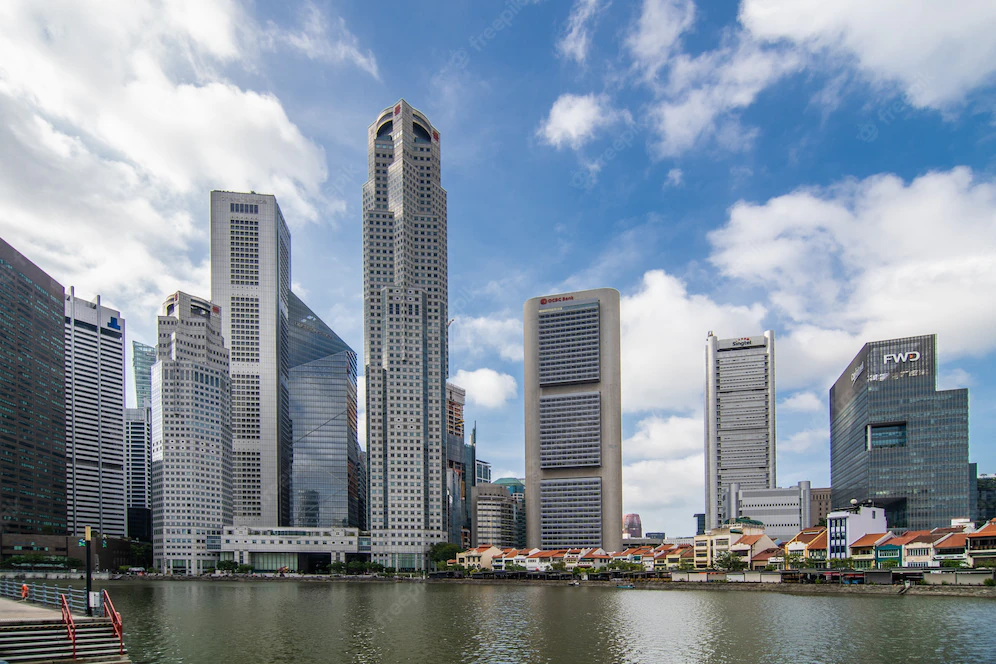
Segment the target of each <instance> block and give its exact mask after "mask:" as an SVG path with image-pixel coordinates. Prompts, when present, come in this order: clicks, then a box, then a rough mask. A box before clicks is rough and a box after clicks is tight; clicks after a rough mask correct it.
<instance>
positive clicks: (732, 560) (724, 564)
mask: <svg viewBox="0 0 996 664" xmlns="http://www.w3.org/2000/svg"><path fill="white" fill-rule="evenodd" d="M713 566H714V567H715V568H716V569H719V570H722V571H724V572H739V571H740V570H744V569H747V561H745V560H744V559H743V558H741V557H740V556H738V555H737V554H735V553H733V552H732V551H724V552H723V553H721V554H719V555H718V556H716V559H715V560H713Z"/></svg>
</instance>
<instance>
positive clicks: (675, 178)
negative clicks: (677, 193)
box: [664, 168, 685, 187]
mask: <svg viewBox="0 0 996 664" xmlns="http://www.w3.org/2000/svg"><path fill="white" fill-rule="evenodd" d="M684 181H685V174H684V173H682V172H681V169H680V168H672V169H671V170H669V171H668V172H667V181H665V182H664V186H665V187H680V186H681V185H682V183H683V182H684Z"/></svg>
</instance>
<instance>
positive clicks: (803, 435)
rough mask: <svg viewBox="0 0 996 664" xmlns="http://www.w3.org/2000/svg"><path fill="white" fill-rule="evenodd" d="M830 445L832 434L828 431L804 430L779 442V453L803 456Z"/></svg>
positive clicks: (824, 429)
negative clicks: (802, 454)
mask: <svg viewBox="0 0 996 664" xmlns="http://www.w3.org/2000/svg"><path fill="white" fill-rule="evenodd" d="M829 444H830V432H829V430H828V429H826V428H823V429H803V430H802V431H797V432H795V433H793V434H792V435H790V436H788V437H787V438H783V439H779V440H778V441H777V446H778V451H779V452H789V453H792V454H801V453H803V452H809V451H811V450H813V449H816V448H818V447H821V446H822V447H827V446H829Z"/></svg>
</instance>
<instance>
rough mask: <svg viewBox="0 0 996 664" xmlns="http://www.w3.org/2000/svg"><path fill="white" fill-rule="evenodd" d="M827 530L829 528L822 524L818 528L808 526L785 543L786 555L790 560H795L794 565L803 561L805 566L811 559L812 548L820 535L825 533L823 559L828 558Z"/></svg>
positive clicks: (796, 565)
mask: <svg viewBox="0 0 996 664" xmlns="http://www.w3.org/2000/svg"><path fill="white" fill-rule="evenodd" d="M826 532H827V529H826V528H824V527H822V526H820V527H817V528H807V529H805V530H802V531H800V532H799V534H798V535H796V536H795V537H793V538H792V539H790V540H789V541H788V542H786V543H785V546H784V547H783V548H784V550H785V556H786V557H787V558H788V560H789V561H790V562H795V563H796V564H795V565H793V566H794V567H798V566H799V564H800V563H801V565H802V566H805V565H806V564H807V563H808V562H809V559H810V557H811V556H810V548H811V547H812V545H813V543H814V542H815V541H816V539H817V538H818V537H820V535H823V556H822V560H826V548H827V544H826Z"/></svg>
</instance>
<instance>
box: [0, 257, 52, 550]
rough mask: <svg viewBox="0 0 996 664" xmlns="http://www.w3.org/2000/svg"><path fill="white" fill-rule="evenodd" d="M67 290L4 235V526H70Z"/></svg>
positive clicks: (0, 267)
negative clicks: (67, 442)
mask: <svg viewBox="0 0 996 664" xmlns="http://www.w3.org/2000/svg"><path fill="white" fill-rule="evenodd" d="M64 297H65V289H63V287H62V285H61V284H60V283H58V282H57V281H56V280H55V279H53V278H52V277H50V276H48V275H47V274H45V273H44V272H43V271H42V270H41V269H40V268H39V267H38V266H36V265H35V264H34V263H32V262H31V261H29V260H28V259H27V258H25V257H24V256H23V255H22V254H21V253H20V252H18V251H17V250H16V249H14V248H13V247H11V246H10V245H9V244H7V243H6V242H4V241H3V240H2V239H0V518H2V522H0V528H2V530H3V532H5V533H50V534H54V535H62V534H65V532H66V396H65V378H64V376H65V341H64V339H63V335H64V333H65V332H64V322H63V319H64V318H65V310H64V308H65V305H64V303H63V299H64Z"/></svg>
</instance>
